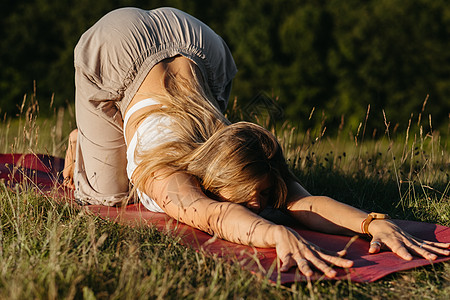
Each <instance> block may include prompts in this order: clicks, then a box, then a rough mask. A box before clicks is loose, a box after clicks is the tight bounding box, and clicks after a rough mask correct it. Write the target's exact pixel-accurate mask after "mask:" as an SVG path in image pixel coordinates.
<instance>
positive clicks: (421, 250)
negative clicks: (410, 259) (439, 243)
mask: <svg viewBox="0 0 450 300" xmlns="http://www.w3.org/2000/svg"><path fill="white" fill-rule="evenodd" d="M424 246H425V247H429V246H426V244H425V242H421V243H417V244H415V245H412V246H411V250H412V251H414V252H416V254H417V255H418V256H422V257H423V258H426V259H430V260H435V259H436V258H437V255H436V254H434V253H430V252H429V251H428V249H425V247H424Z"/></svg>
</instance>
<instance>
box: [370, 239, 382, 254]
mask: <svg viewBox="0 0 450 300" xmlns="http://www.w3.org/2000/svg"><path fill="white" fill-rule="evenodd" d="M381 246H382V244H381V242H380V241H379V240H375V239H373V240H372V242H370V247H369V253H371V254H374V253H378V252H380V250H381Z"/></svg>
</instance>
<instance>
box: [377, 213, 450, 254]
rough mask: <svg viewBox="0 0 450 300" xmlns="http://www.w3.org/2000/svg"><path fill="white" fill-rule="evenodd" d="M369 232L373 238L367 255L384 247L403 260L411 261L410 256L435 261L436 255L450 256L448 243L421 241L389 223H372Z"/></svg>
mask: <svg viewBox="0 0 450 300" xmlns="http://www.w3.org/2000/svg"><path fill="white" fill-rule="evenodd" d="M369 232H370V234H372V236H373V238H372V241H371V243H370V248H369V253H378V252H380V250H381V249H382V248H383V247H386V248H389V249H391V251H392V252H394V253H395V254H397V255H398V256H400V257H401V258H403V259H405V260H412V259H413V256H412V254H414V255H416V256H422V257H423V258H425V259H430V260H435V259H436V258H437V257H438V255H443V256H449V255H450V243H437V242H429V241H424V240H421V239H419V238H416V237H413V236H412V235H410V234H408V233H406V232H404V231H403V230H402V229H401V228H400V227H398V226H397V225H395V224H394V223H392V222H390V221H386V220H374V221H372V222H371V223H370V225H369Z"/></svg>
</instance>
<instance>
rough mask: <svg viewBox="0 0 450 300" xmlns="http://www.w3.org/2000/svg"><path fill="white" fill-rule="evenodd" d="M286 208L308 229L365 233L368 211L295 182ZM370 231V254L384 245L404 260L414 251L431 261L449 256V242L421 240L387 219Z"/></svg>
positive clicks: (410, 256)
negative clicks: (438, 256) (362, 226)
mask: <svg viewBox="0 0 450 300" xmlns="http://www.w3.org/2000/svg"><path fill="white" fill-rule="evenodd" d="M287 208H288V210H289V212H290V214H291V215H292V216H293V217H294V218H295V219H297V220H298V221H300V222H301V223H303V224H305V225H306V226H308V227H309V228H311V229H313V230H317V231H322V232H327V233H334V234H345V235H351V234H363V232H362V231H361V223H362V222H363V221H364V220H365V219H366V217H367V213H365V212H363V211H361V210H359V209H356V208H354V207H352V206H349V205H346V204H344V203H340V202H338V201H336V200H333V199H331V198H329V197H323V196H311V195H310V194H309V193H308V192H307V191H306V190H305V189H304V188H303V187H302V186H301V185H300V184H299V183H297V182H293V181H292V182H290V184H289V196H288V206H287ZM368 230H369V233H370V234H371V235H372V240H371V243H370V248H369V252H370V253H377V252H379V251H380V249H381V246H385V247H387V248H389V249H391V250H392V252H394V253H395V254H397V255H398V256H400V257H401V258H403V259H405V260H411V259H412V255H411V253H413V254H416V255H419V256H423V257H424V258H426V259H431V260H434V259H436V258H437V255H445V256H448V255H450V251H449V248H450V243H434V242H428V241H423V240H420V239H418V238H415V237H413V236H411V235H409V234H408V233H406V232H404V231H403V230H402V229H401V228H399V227H398V226H397V225H395V224H394V223H393V222H391V221H388V220H374V221H372V222H371V223H370V224H369V228H368Z"/></svg>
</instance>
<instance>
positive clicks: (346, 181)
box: [0, 96, 450, 299]
mask: <svg viewBox="0 0 450 300" xmlns="http://www.w3.org/2000/svg"><path fill="white" fill-rule="evenodd" d="M33 97H34V96H33ZM33 97H31V98H29V99H27V101H26V102H25V104H24V105H23V107H22V114H21V116H20V118H18V119H13V120H11V119H8V118H5V119H4V121H3V122H2V123H1V124H0V147H1V149H0V152H3V153H10V152H20V153H30V152H31V153H45V154H52V155H56V156H63V154H64V150H65V147H66V142H67V135H68V133H69V132H70V130H71V129H73V127H74V116H73V115H74V113H73V110H72V109H71V108H67V109H53V108H51V107H50V108H49V109H50V110H51V111H52V117H51V118H47V119H43V118H39V116H38V112H39V107H38V106H37V102H36V101H35V97H34V98H33ZM265 122H266V123H265ZM363 122H364V116H362V123H363ZM380 122H384V120H380ZM261 123H262V124H264V125H266V126H267V127H269V128H270V129H271V130H272V131H273V132H274V133H276V135H277V136H278V138H279V140H280V142H281V144H282V145H283V148H284V150H285V154H286V156H287V158H288V160H289V164H290V165H291V167H292V168H293V170H294V172H295V174H296V175H297V176H298V178H299V179H300V181H301V182H302V183H303V185H305V187H306V188H307V189H308V190H310V191H311V192H312V193H314V194H322V195H329V196H332V197H333V198H336V199H338V200H340V201H343V202H346V203H350V204H352V205H355V206H358V207H361V208H365V209H367V210H375V211H381V212H387V213H389V214H391V215H392V216H394V217H398V218H405V219H410V220H419V221H427V222H436V223H438V224H441V225H447V226H450V215H449V213H450V199H449V198H450V191H449V190H450V186H449V174H450V171H449V165H450V152H449V137H448V136H442V135H441V134H440V133H438V132H424V131H423V130H421V129H420V128H421V126H420V124H418V123H417V122H414V124H413V125H411V127H409V129H408V130H409V131H408V132H403V133H400V132H395V133H394V132H391V130H390V128H387V130H386V134H385V135H384V136H383V137H381V138H377V139H374V138H372V137H371V136H366V135H364V134H363V130H362V129H361V128H363V126H361V128H360V129H355V130H353V131H352V130H348V131H344V130H342V131H340V132H339V134H338V135H337V136H328V135H327V133H326V130H325V129H324V128H317V129H315V130H307V131H304V132H300V131H299V130H297V129H296V128H294V127H293V126H292V125H290V124H283V125H279V124H278V125H277V126H272V127H271V126H270V124H269V123H267V121H261ZM414 126H415V127H414ZM413 132H414V133H413ZM0 211H1V216H0V299H30V298H33V299H41V298H48V299H74V298H77V299H78V298H83V299H94V298H98V299H110V298H113V299H141V298H142V299H148V298H176V299H178V298H187V299H241V298H242V299H247V298H249V299H284V298H293V299H341V298H347V299H351V298H358V299H359V298H362V299H371V298H378V299H385V298H411V299H423V298H428V299H448V298H450V276H449V275H448V274H450V264H449V263H442V264H438V265H435V266H428V267H424V268H419V269H417V270H411V271H405V272H400V273H397V274H394V275H390V276H387V277H386V278H384V279H383V280H380V281H378V282H376V283H372V284H356V283H351V282H347V281H337V282H333V281H330V282H328V281H320V282H312V283H296V284H293V285H291V286H279V285H276V284H272V283H270V282H269V281H268V280H267V279H265V278H261V277H258V276H256V275H254V274H250V273H249V272H247V271H245V270H242V269H241V268H240V267H239V265H238V263H237V262H236V263H227V262H224V261H223V260H221V259H219V258H217V257H211V256H208V255H205V254H204V253H202V252H196V251H194V250H192V249H189V248H186V247H184V246H183V245H181V244H180V240H179V238H177V237H176V236H175V235H173V234H171V233H161V232H159V231H157V230H156V229H155V228H152V227H147V226H144V227H134V228H131V227H127V226H122V225H118V224H116V223H112V222H109V221H104V220H101V219H99V218H98V217H95V216H92V215H89V214H86V213H85V212H84V211H82V210H80V209H79V208H77V207H72V206H70V205H68V204H65V203H57V202H55V201H54V199H52V198H51V197H48V196H45V195H42V194H41V193H39V191H38V190H37V189H36V188H33V187H32V186H18V187H17V188H16V189H14V190H11V189H8V188H6V186H5V185H3V184H0Z"/></svg>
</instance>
